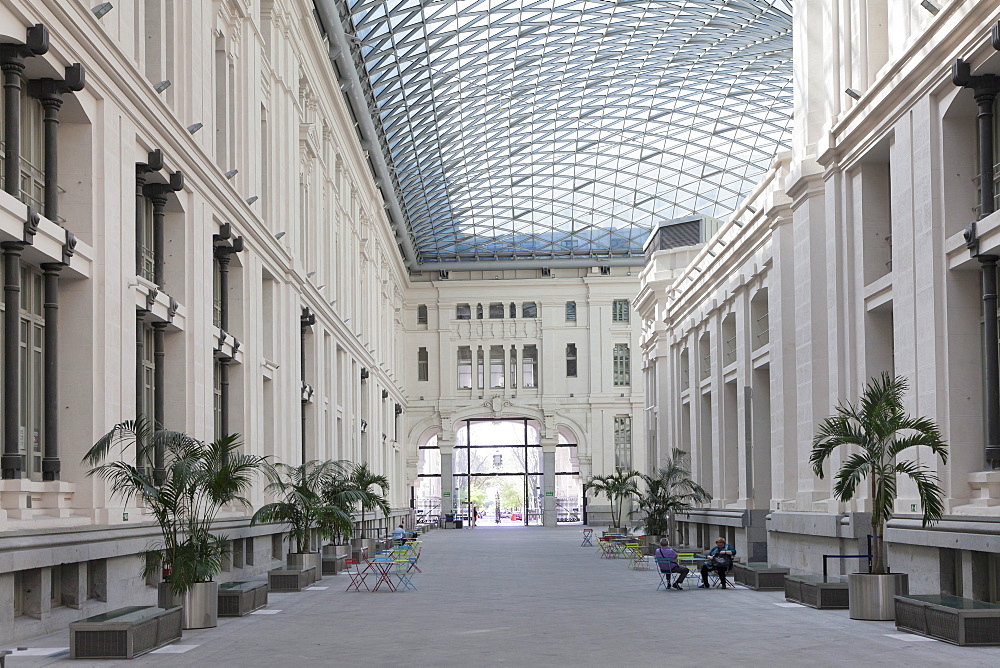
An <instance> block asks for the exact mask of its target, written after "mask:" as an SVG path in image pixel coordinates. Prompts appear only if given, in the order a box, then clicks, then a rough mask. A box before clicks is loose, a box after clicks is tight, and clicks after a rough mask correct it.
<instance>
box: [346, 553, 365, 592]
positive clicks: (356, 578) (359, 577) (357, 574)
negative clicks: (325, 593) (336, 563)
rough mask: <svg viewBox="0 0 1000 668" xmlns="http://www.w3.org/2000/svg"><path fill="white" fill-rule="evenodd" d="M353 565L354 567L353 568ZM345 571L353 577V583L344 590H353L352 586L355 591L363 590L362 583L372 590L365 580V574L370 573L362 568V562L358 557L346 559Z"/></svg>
mask: <svg viewBox="0 0 1000 668" xmlns="http://www.w3.org/2000/svg"><path fill="white" fill-rule="evenodd" d="M351 566H353V567H354V568H353V569H351ZM344 572H345V573H347V574H348V575H349V576H350V577H351V583H350V584H349V585H347V589H345V590H344V591H351V588H352V587H353V588H354V591H361V585H364V586H365V589H367V590H368V591H371V588H370V587H369V586H368V583H367V582H365V576H367V575H368V574H367V573H365V572H364V571H363V570H361V564H360V563H358V560H357V559H344Z"/></svg>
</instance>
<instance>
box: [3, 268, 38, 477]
mask: <svg viewBox="0 0 1000 668" xmlns="http://www.w3.org/2000/svg"><path fill="white" fill-rule="evenodd" d="M2 268H3V263H0V270H2ZM20 297H21V303H20V309H19V313H20V316H21V317H20V325H19V327H18V335H17V336H18V346H19V350H18V354H19V356H20V361H19V368H18V387H19V391H20V393H21V401H20V410H19V414H18V447H17V451H18V453H19V454H20V455H21V457H22V462H23V465H24V472H23V474H24V477H25V478H30V479H31V480H36V481H38V480H41V479H42V454H43V442H44V433H43V429H42V427H43V421H44V415H43V414H42V398H43V396H44V386H43V374H44V368H43V367H44V361H45V359H44V358H45V349H44V342H45V319H44V317H43V316H44V311H43V308H42V304H43V301H44V295H43V278H42V275H41V274H40V273H37V270H36V269H35V268H34V267H30V266H27V265H23V266H22V267H21V294H20ZM0 339H2V337H0ZM0 399H2V396H0Z"/></svg>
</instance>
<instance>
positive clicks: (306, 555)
mask: <svg viewBox="0 0 1000 668" xmlns="http://www.w3.org/2000/svg"><path fill="white" fill-rule="evenodd" d="M286 563H287V564H288V567H289V568H312V569H313V570H312V575H313V577H314V578H315V579H314V580H313V582H316V581H317V580H322V579H323V574H322V573H321V572H320V571H322V569H323V555H322V554H321V553H319V552H289V553H288V561H287V562H286ZM309 584H312V582H310V583H309Z"/></svg>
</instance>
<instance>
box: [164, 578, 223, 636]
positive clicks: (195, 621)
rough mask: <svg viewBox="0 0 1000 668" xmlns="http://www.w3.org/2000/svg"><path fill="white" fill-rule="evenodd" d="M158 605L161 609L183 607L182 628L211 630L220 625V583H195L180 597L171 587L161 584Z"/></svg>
mask: <svg viewBox="0 0 1000 668" xmlns="http://www.w3.org/2000/svg"><path fill="white" fill-rule="evenodd" d="M156 604H157V605H158V606H159V607H161V608H173V607H175V606H178V605H179V606H181V607H182V608H183V609H184V612H183V615H182V617H181V628H184V629H211V628H215V627H216V626H217V625H218V623H219V583H218V582H215V581H212V582H195V583H194V584H193V585H191V588H190V589H188V590H187V591H186V592H184V593H183V594H181V595H180V596H178V595H177V594H175V593H174V592H173V591H171V589H170V585H169V584H168V583H166V582H161V583H160V584H159V587H158V588H157V595H156Z"/></svg>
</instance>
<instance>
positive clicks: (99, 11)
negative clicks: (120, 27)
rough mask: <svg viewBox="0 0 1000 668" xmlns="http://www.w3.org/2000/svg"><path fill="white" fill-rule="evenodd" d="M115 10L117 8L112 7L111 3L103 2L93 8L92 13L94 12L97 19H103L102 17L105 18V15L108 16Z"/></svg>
mask: <svg viewBox="0 0 1000 668" xmlns="http://www.w3.org/2000/svg"><path fill="white" fill-rule="evenodd" d="M114 8H115V6H114V5H112V4H111V3H110V2H102V3H101V4H99V5H95V6H94V7H91V8H90V11H92V12H94V16H96V17H97V18H101V17H102V16H104V15H105V14H107V13H108V12H110V11H111V10H112V9H114Z"/></svg>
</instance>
